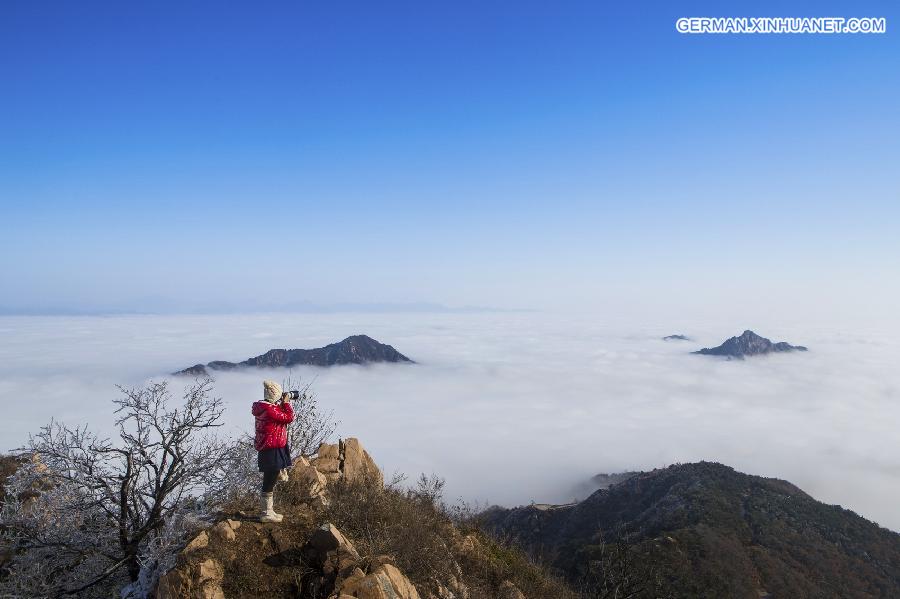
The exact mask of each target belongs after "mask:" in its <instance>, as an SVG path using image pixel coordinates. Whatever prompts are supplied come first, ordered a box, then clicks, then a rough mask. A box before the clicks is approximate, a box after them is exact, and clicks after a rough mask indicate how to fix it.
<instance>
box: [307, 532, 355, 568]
mask: <svg viewBox="0 0 900 599" xmlns="http://www.w3.org/2000/svg"><path fill="white" fill-rule="evenodd" d="M303 555H304V557H305V558H306V561H307V562H308V563H310V564H312V565H313V566H315V567H317V568H319V569H321V570H322V571H323V573H324V574H325V575H326V576H327V577H329V578H332V579H333V578H334V577H337V576H341V574H342V573H344V572H346V573H349V572H352V569H353V568H354V567H355V566H356V565H357V564H358V563H359V561H360V557H359V553H358V552H357V551H356V548H355V547H354V546H353V543H351V542H350V541H349V540H348V539H347V538H346V537H345V536H344V535H343V534H341V531H339V530H338V529H337V528H335V527H334V525H333V524H323V525H322V526H320V527H319V528H318V529H317V530H316V531H315V532H314V533H312V534H311V535H310V536H309V539H307V541H306V545H304V546H303Z"/></svg>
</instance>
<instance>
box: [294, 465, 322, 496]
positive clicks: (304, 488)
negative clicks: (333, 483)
mask: <svg viewBox="0 0 900 599" xmlns="http://www.w3.org/2000/svg"><path fill="white" fill-rule="evenodd" d="M291 479H292V480H293V481H294V484H295V485H296V486H297V487H299V489H300V493H301V494H302V495H305V496H306V497H309V498H313V497H317V496H319V495H321V494H322V493H324V492H325V486H326V485H327V484H328V479H327V478H325V475H324V474H322V473H321V472H319V471H318V470H316V468H315V467H314V466H302V465H295V466H294V469H293V473H292V476H291Z"/></svg>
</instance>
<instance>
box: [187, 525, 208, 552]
mask: <svg viewBox="0 0 900 599" xmlns="http://www.w3.org/2000/svg"><path fill="white" fill-rule="evenodd" d="M207 545H209V534H208V533H207V532H206V531H205V530H204V531H202V532H201V533H200V534H198V535H197V536H196V537H194V538H193V539H191V541H190V542H189V543H188V544H187V545H186V546H185V548H184V551H183V552H182V553H184V554H188V553H192V552H194V551H197V550H198V549H203V548H204V547H206V546H207Z"/></svg>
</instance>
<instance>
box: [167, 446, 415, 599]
mask: <svg viewBox="0 0 900 599" xmlns="http://www.w3.org/2000/svg"><path fill="white" fill-rule="evenodd" d="M342 479H346V480H348V481H352V482H357V481H358V482H364V483H366V484H371V485H375V486H377V488H379V489H380V488H382V487H383V485H384V478H383V475H382V474H381V470H380V469H379V468H378V466H377V465H376V464H375V460H373V459H372V456H371V455H369V452H368V451H366V450H365V448H364V447H363V446H362V444H361V443H360V442H359V440H358V439H356V438H354V437H350V438H348V439H341V440H339V441H338V442H337V443H333V444H330V443H323V444H322V445H321V446H320V447H319V451H318V454H317V455H316V456H315V457H313V458H312V460H307V459H306V458H304V457H300V458H297V459H296V460H295V461H294V465H293V466H292V467H291V471H290V473H289V477H288V481H287V482H286V483H281V484H282V485H283V486H282V487H280V488H281V490H282V491H283V492H285V493H289V495H290V497H291V498H292V499H293V500H297V499H299V500H300V501H301V502H302V503H303V506H300V507H301V508H303V507H304V506H306V508H308V509H316V508H319V507H323V506H325V505H327V503H328V501H329V499H328V485H329V483H333V482H335V481H339V480H342ZM277 495H278V493H276V496H277ZM296 507H297V506H289V508H290V509H295V508H296ZM245 518H247V519H249V520H250V522H249V524H247V523H246V521H245V523H244V529H248V527H249V529H251V530H249V531H248V533H247V534H246V535H245V538H243V539H239V538H238V537H239V535H240V529H241V527H242V521H241V520H239V519H224V520H221V521H219V522H217V523H215V524H214V525H212V526H211V527H210V528H208V529H206V530H203V531H200V532H199V533H198V534H197V535H196V536H194V538H192V539H191V540H190V542H188V543H187V544H186V545H185V547H184V549H183V550H182V551H181V553H179V554H178V556H177V557H176V562H175V567H174V568H172V569H171V570H169V571H168V572H167V573H165V574H164V575H163V576H162V577H160V580H159V583H158V585H157V589H156V594H155V596H156V598H157V599H224V597H225V594H224V591H223V582H224V577H225V574H224V573H225V568H224V567H223V563H222V562H221V561H220V560H219V559H217V556H221V555H223V554H226V555H227V554H228V553H229V549H228V548H229V546H234V547H235V548H236V547H238V546H240V547H242V548H241V550H240V551H239V553H245V552H247V551H248V549H247V547H255V549H256V551H257V552H259V551H260V546H266V544H267V543H269V541H267V540H266V539H275V548H276V549H277V548H281V549H282V553H285V550H286V552H287V554H290V544H291V542H290V541H289V540H287V541H286V540H284V538H283V535H284V533H283V532H282V531H283V530H284V526H285V524H283V523H282V524H261V523H259V522H258V521H257V520H256V519H255V518H253V517H252V516H250V515H246V516H245ZM286 518H290V516H289V515H288V516H286ZM266 531H269V532H266ZM279 539H282V540H280V541H279ZM230 551H231V552H235V551H236V549H231V550H230ZM301 552H302V554H303V557H304V560H303V561H304V563H306V564H312V565H314V566H315V567H316V568H317V570H316V571H315V572H313V573H311V575H310V576H311V578H310V579H309V580H306V582H305V583H304V584H306V585H307V586H308V587H309V588H306V590H305V591H304V592H307V593H310V594H308V595H304V596H309V597H319V596H324V595H322V594H321V591H322V589H323V588H325V589H327V592H329V593H330V592H331V591H332V590H334V594H333V597H334V598H338V597H358V598H371V599H381V598H388V599H420V598H419V595H418V592H417V591H416V588H415V587H414V586H413V585H412V583H410V582H409V580H408V579H407V578H406V577H405V576H404V575H403V574H402V573H400V571H399V570H397V568H396V567H395V566H393V565H392V564H391V562H390V558H388V557H386V556H382V557H379V558H376V559H375V560H368V561H366V560H363V559H362V558H361V557H360V555H359V553H358V552H357V551H356V549H355V548H354V547H353V544H352V543H351V542H350V541H349V540H348V539H347V538H346V537H344V535H343V534H341V532H340V531H338V530H337V528H335V527H334V526H332V525H331V524H325V525H323V526H321V527H319V528H318V529H316V530H315V531H314V532H313V533H312V534H311V535H309V538H308V539H307V541H306V544H305V545H303V548H302V550H301ZM379 593H380V594H379Z"/></svg>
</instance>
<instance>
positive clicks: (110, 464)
mask: <svg viewBox="0 0 900 599" xmlns="http://www.w3.org/2000/svg"><path fill="white" fill-rule="evenodd" d="M119 389H120V390H121V391H122V395H121V397H119V398H118V399H116V400H115V404H116V406H117V408H116V410H115V413H116V414H117V415H118V417H117V420H116V426H117V428H118V440H117V442H116V443H115V444H113V443H112V442H111V441H110V440H108V439H103V438H100V437H98V436H97V435H96V434H94V433H91V432H89V431H88V430H87V428H86V427H85V428H69V427H68V426H65V425H64V424H60V423H58V422H51V423H50V424H48V425H47V426H45V427H44V428H43V429H42V430H41V431H40V432H39V433H38V434H36V435H33V436H32V437H31V438H30V440H29V444H28V446H27V447H26V448H23V449H22V450H21V451H22V452H24V453H28V454H31V455H32V456H34V457H33V459H32V461H31V462H29V463H28V464H27V466H26V467H23V468H20V470H19V471H18V472H17V473H16V474H15V475H14V476H13V477H12V478H11V481H10V482H9V483H8V484H7V490H8V491H9V500H8V501H7V502H6V504H5V505H4V506H3V512H2V522H0V523H2V525H3V526H2V528H3V529H4V530H3V535H4V537H5V543H4V544H6V545H8V546H9V547H10V549H11V550H12V552H13V554H14V558H13V560H12V562H11V564H10V566H9V567H10V571H11V575H10V576H9V577H7V580H8V581H12V582H10V583H9V584H15V585H28V584H29V581H31V582H32V583H34V584H36V585H43V586H42V588H35V587H32V588H31V590H30V592H27V593H24V594H26V595H27V594H30V593H35V592H36V593H37V594H39V595H49V596H53V595H66V594H75V593H78V594H83V595H90V594H94V593H101V594H102V592H101V589H102V588H107V589H109V588H110V586H111V585H112V583H113V581H118V582H123V581H127V582H131V583H134V582H137V581H138V579H139V577H140V573H141V568H142V560H141V558H142V555H143V554H145V553H146V552H147V551H148V549H149V548H153V547H158V545H159V537H160V535H161V534H163V533H164V532H165V533H166V534H170V535H171V531H170V530H168V529H167V526H168V527H169V528H171V523H172V522H173V521H175V520H177V519H179V518H180V517H181V516H182V515H183V512H184V511H185V510H187V506H188V504H189V503H191V502H190V501H188V500H189V499H190V498H192V497H195V496H197V495H198V494H199V493H200V492H201V491H202V490H203V488H204V486H205V484H206V481H207V476H208V474H209V473H210V472H211V471H214V470H216V469H218V468H219V463H220V461H221V460H222V459H223V455H224V452H223V448H224V447H225V445H224V444H223V443H222V442H221V441H220V440H218V438H217V437H216V436H214V435H213V434H212V429H215V428H216V427H218V426H220V425H221V415H222V410H223V408H222V401H221V399H219V398H216V397H213V396H212V395H211V390H212V383H211V381H210V380H208V379H207V380H203V381H197V382H195V383H194V384H193V385H192V386H190V387H188V388H187V389H186V390H185V393H184V396H183V401H182V402H181V404H180V405H178V406H172V405H171V403H172V401H171V399H172V398H171V394H170V392H169V389H168V386H167V383H165V382H161V383H152V382H151V383H150V384H148V385H147V386H146V387H143V388H134V389H126V388H122V387H120V388H119ZM150 553H153V552H152V551H151V552H150ZM38 565H39V569H40V570H42V571H41V572H40V574H39V575H38V576H37V577H35V576H34V569H35V568H36V567H38ZM144 565H146V564H144ZM7 590H9V591H10V592H11V593H23V592H24V589H21V588H18V589H7ZM106 593H107V594H108V590H107V591H106Z"/></svg>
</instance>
